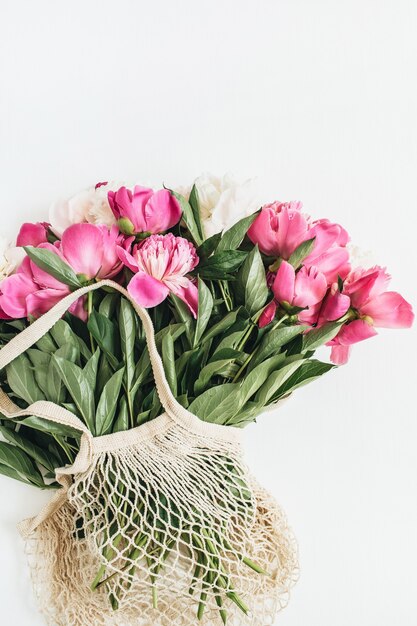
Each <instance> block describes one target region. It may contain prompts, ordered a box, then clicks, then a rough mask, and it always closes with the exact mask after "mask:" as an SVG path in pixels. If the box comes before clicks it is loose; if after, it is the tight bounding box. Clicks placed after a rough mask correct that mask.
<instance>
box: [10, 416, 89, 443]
mask: <svg viewBox="0 0 417 626" xmlns="http://www.w3.org/2000/svg"><path fill="white" fill-rule="evenodd" d="M19 424H22V426H27V427H28V428H34V429H35V430H39V431H40V432H42V433H47V434H48V435H53V436H58V437H71V438H73V439H77V438H80V437H81V433H80V431H79V430H77V429H76V428H72V427H71V426H64V425H63V424H56V423H55V422H51V421H49V420H46V419H44V418H42V417H37V416H35V415H31V416H29V417H25V418H24V419H23V420H21V421H20V422H19Z"/></svg>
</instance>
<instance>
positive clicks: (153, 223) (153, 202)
mask: <svg viewBox="0 0 417 626" xmlns="http://www.w3.org/2000/svg"><path fill="white" fill-rule="evenodd" d="M135 189H136V188H135ZM144 215H145V222H146V227H145V230H147V231H148V232H150V233H152V234H156V233H162V232H163V231H165V230H168V229H169V228H172V227H173V226H175V224H177V223H178V222H179V221H180V218H181V208H180V204H179V202H178V200H177V199H176V198H175V197H174V196H173V195H172V194H171V193H170V192H169V191H168V190H167V189H160V190H159V191H156V192H155V193H154V194H153V195H152V197H151V198H150V199H149V200H148V202H147V204H146V206H145V210H144Z"/></svg>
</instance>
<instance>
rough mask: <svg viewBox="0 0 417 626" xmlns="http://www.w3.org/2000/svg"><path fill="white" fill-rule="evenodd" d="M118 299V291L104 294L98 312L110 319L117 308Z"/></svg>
mask: <svg viewBox="0 0 417 626" xmlns="http://www.w3.org/2000/svg"><path fill="white" fill-rule="evenodd" d="M119 299H120V295H119V294H118V293H108V294H106V295H105V296H104V298H103V300H102V301H101V302H100V306H99V309H98V312H99V313H100V314H101V315H104V317H108V318H109V319H112V318H113V317H114V316H115V313H116V309H117V301H118V300H119Z"/></svg>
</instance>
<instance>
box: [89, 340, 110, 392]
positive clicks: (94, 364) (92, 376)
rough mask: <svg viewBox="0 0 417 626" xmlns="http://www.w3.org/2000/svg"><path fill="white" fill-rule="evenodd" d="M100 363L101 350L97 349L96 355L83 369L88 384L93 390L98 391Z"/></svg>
mask: <svg viewBox="0 0 417 626" xmlns="http://www.w3.org/2000/svg"><path fill="white" fill-rule="evenodd" d="M99 362H100V350H99V348H97V349H96V351H95V352H94V354H93V355H92V356H91V357H90V358H89V359H88V361H87V363H86V364H85V365H84V368H83V374H84V376H85V378H86V380H87V382H88V384H89V385H90V387H91V389H94V390H96V387H97V374H98V366H99ZM109 378H110V376H109ZM107 380H108V379H107ZM103 386H104V385H103Z"/></svg>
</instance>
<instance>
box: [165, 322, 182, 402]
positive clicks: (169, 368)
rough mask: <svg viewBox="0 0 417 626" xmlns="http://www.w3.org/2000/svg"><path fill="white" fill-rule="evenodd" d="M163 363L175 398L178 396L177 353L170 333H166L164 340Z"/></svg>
mask: <svg viewBox="0 0 417 626" xmlns="http://www.w3.org/2000/svg"><path fill="white" fill-rule="evenodd" d="M162 362H163V364H164V371H165V376H166V379H167V381H168V385H169V386H170V389H171V391H172V393H173V395H174V396H176V395H177V394H178V390H177V374H176V371H175V351H174V340H173V339H172V335H171V334H170V333H166V334H165V336H164V338H163V339H162Z"/></svg>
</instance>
